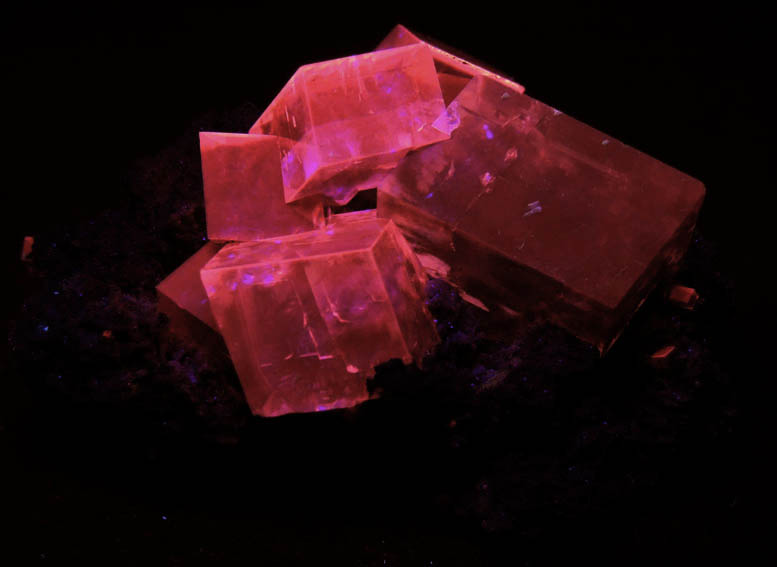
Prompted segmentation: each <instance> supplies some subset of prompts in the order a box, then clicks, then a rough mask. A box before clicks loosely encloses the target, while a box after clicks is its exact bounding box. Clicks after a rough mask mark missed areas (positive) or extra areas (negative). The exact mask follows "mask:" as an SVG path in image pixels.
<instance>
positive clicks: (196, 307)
mask: <svg viewBox="0 0 777 567" xmlns="http://www.w3.org/2000/svg"><path fill="white" fill-rule="evenodd" d="M221 246H222V245H221V244H218V243H216V242H208V243H207V244H205V246H203V247H202V248H200V249H199V250H198V251H197V252H195V253H194V254H193V255H192V256H191V257H190V258H189V259H188V260H186V261H185V262H184V263H183V264H181V265H180V266H178V268H176V270H175V271H174V272H173V273H172V274H170V275H169V276H167V277H166V278H165V279H164V280H162V281H161V282H160V283H159V284H158V285H157V286H156V289H157V293H159V294H160V295H162V296H164V297H165V298H167V299H168V300H169V301H171V302H172V303H173V304H175V305H176V306H177V307H178V308H180V309H183V310H184V311H186V312H188V313H189V314H191V315H193V316H194V317H196V318H197V319H199V320H200V321H201V322H203V323H205V324H206V325H207V326H208V327H210V328H212V329H218V325H217V324H216V319H214V318H213V313H211V310H210V304H209V303H208V295H207V294H206V293H205V288H204V287H203V285H202V281H201V280H200V269H202V267H203V266H204V265H205V264H207V263H208V260H210V259H211V258H213V257H214V256H215V255H216V254H217V253H218V251H219V250H220V249H221Z"/></svg>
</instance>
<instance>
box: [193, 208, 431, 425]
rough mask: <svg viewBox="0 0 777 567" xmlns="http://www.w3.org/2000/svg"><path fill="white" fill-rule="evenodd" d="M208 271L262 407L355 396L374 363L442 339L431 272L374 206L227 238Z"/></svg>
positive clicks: (215, 306) (273, 411) (244, 376)
mask: <svg viewBox="0 0 777 567" xmlns="http://www.w3.org/2000/svg"><path fill="white" fill-rule="evenodd" d="M201 277H202V282H203V284H204V286H205V289H206V291H207V294H208V297H209V299H210V304H211V309H212V311H213V314H214V315H215V318H216V320H217V322H218V326H219V329H220V330H221V333H222V336H223V337H224V340H225V341H226V344H227V346H228V348H229V352H230V355H231V357H232V361H233V363H234V365H235V368H236V370H237V373H238V376H239V377H240V380H241V383H242V385H243V389H244V391H245V394H246V398H247V399H248V403H249V405H250V406H251V409H252V411H253V412H254V413H256V414H260V415H263V416H277V415H282V414H286V413H291V412H311V411H319V410H324V409H331V408H341V407H349V406H353V405H355V404H358V403H360V402H362V401H364V400H366V399H367V397H368V393H367V387H366V379H367V378H369V377H371V376H372V375H373V374H374V367H375V366H376V365H378V364H380V363H383V362H386V361H388V360H390V359H392V358H399V359H402V360H403V361H404V362H405V363H409V362H412V361H416V363H420V360H421V359H422V357H423V356H424V354H425V353H426V352H427V351H428V350H429V349H430V348H432V347H433V346H434V345H435V344H436V343H437V341H438V337H437V333H436V329H435V326H434V323H433V321H432V319H431V316H430V315H429V312H428V310H427V309H426V306H425V303H424V297H425V292H424V284H425V281H426V280H425V275H424V272H423V270H422V269H421V267H420V265H419V264H418V262H417V260H416V258H415V256H414V254H413V252H412V250H411V249H410V247H409V246H408V244H407V243H406V242H405V240H404V239H403V237H402V235H401V233H400V232H399V230H398V229H397V228H396V226H395V225H394V223H392V222H390V221H387V220H385V219H378V218H376V217H375V214H374V211H371V212H357V213H348V214H343V215H336V216H334V217H332V222H331V224H329V225H328V226H326V227H324V228H322V229H319V230H315V231H311V232H307V233H301V234H297V235H291V236H286V237H281V238H276V239H269V240H262V241H258V242H244V243H238V244H231V245H227V246H225V247H224V248H223V249H222V250H221V251H220V252H219V253H218V254H217V255H216V256H214V257H213V259H212V260H210V261H209V262H208V263H207V264H206V265H205V266H204V267H203V269H202V270H201Z"/></svg>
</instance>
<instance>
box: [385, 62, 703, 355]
mask: <svg viewBox="0 0 777 567" xmlns="http://www.w3.org/2000/svg"><path fill="white" fill-rule="evenodd" d="M435 126H436V127H437V128H439V129H441V130H444V131H446V132H449V133H450V134H451V138H450V139H449V140H446V141H444V142H441V143H439V144H435V145H433V146H430V147H428V148H424V149H422V150H420V151H418V152H414V153H412V154H409V155H408V156H407V157H406V158H404V159H403V161H402V162H401V163H400V164H399V166H398V167H397V168H396V170H394V171H393V172H392V173H391V174H390V175H389V176H388V177H387V178H386V179H385V180H384V181H383V183H382V184H381V186H380V187H379V192H378V215H379V216H381V217H386V218H391V219H393V220H394V221H395V222H396V223H397V225H398V226H399V227H400V228H401V229H402V231H403V232H404V234H405V236H406V237H407V238H408V240H409V241H410V243H411V244H412V245H413V247H414V248H415V250H416V251H417V252H418V253H419V254H420V259H421V262H422V263H423V264H425V265H426V266H427V267H428V268H430V269H432V270H434V271H435V273H437V274H438V275H442V276H443V277H445V278H446V279H448V280H449V281H450V282H451V283H453V284H454V285H456V286H458V287H459V288H460V289H462V290H463V291H464V292H466V293H467V294H469V296H471V297H472V298H475V302H477V303H480V304H481V305H482V306H483V307H485V308H486V309H489V310H492V311H493V310H501V311H502V312H507V313H510V314H518V313H538V314H540V315H544V316H545V317H547V318H549V319H550V320H551V321H552V322H555V323H557V324H559V325H561V326H563V327H565V328H567V329H568V330H570V331H571V332H573V333H574V334H576V335H577V336H578V337H580V338H582V339H584V340H586V341H589V342H591V343H593V344H595V345H596V346H597V347H598V348H599V349H600V350H601V351H605V350H607V348H609V346H610V345H611V344H612V343H613V341H614V340H615V338H617V336H618V335H619V333H620V332H621V330H622V329H623V327H624V325H625V324H626V322H627V321H628V319H629V318H630V316H631V315H632V314H633V313H634V311H635V310H636V309H637V307H638V306H639V305H640V304H641V302H642V301H643V300H644V298H645V296H646V294H647V292H648V291H649V290H650V289H651V288H652V286H653V285H654V284H655V282H656V279H657V276H658V275H659V274H660V273H662V272H663V271H664V270H666V269H668V268H669V267H671V266H672V265H673V264H675V263H676V262H677V261H678V259H679V257H680V256H681V255H682V253H683V252H684V250H685V248H686V247H687V244H688V242H689V239H690V234H691V231H692V229H693V227H694V224H695V220H696V216H697V213H698V211H699V207H700V206H701V202H702V199H703V196H704V187H703V185H702V184H701V183H699V182H698V181H696V180H694V179H692V178H690V177H688V176H687V175H685V174H683V173H680V172H679V171H677V170H675V169H673V168H671V167H669V166H667V165H664V164H662V163H660V162H658V161H656V160H654V159H652V158H650V157H648V156H647V155H645V154H642V153H640V152H638V151H636V150H634V149H632V148H629V147H627V146H625V145H623V144H621V143H620V142H618V141H617V140H614V139H612V138H610V137H608V136H606V135H604V134H602V133H600V132H597V131H596V130H594V129H593V128H590V127H588V126H586V125H584V124H582V123H580V122H578V121H576V120H574V119H572V118H570V117H568V116H566V115H564V114H563V113H561V112H559V111H557V110H555V109H553V108H550V107H548V106H546V105H544V104H542V103H540V102H539V101H536V100H534V99H532V98H530V97H528V96H525V95H523V94H522V93H521V92H520V91H518V90H515V89H509V88H507V87H506V86H505V84H504V83H503V82H501V81H496V80H493V79H491V78H489V77H486V76H477V77H475V78H474V79H473V80H471V81H470V82H469V83H468V85H467V87H465V88H464V89H463V90H462V91H461V93H460V94H459V95H458V96H457V97H456V99H455V100H454V101H453V102H451V104H450V105H449V106H448V108H447V111H446V113H445V114H444V115H442V116H441V117H440V119H439V120H438V121H437V123H436V124H435Z"/></svg>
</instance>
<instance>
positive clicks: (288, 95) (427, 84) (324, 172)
mask: <svg viewBox="0 0 777 567" xmlns="http://www.w3.org/2000/svg"><path fill="white" fill-rule="evenodd" d="M444 110H445V105H444V103H443V99H442V93H441V91H440V85H439V83H438V81H437V75H436V72H435V69H434V63H433V61H432V56H431V53H430V50H429V48H428V47H427V46H425V45H421V44H419V45H411V46H407V47H400V48H397V49H387V50H384V51H379V52H374V53H366V54H363V55H355V56H352V57H346V58H343V59H335V60H332V61H325V62H323V63H314V64H311V65H304V66H303V67H300V68H299V70H298V71H297V72H296V73H295V74H294V76H293V77H292V78H291V79H290V80H289V82H288V83H287V84H286V86H285V87H284V88H283V89H282V90H281V92H280V93H279V94H278V96H277V97H276V98H275V100H273V101H272V103H271V104H270V106H269V107H268V108H267V110H265V111H264V113H263V114H262V115H261V117H259V119H258V120H257V122H256V123H255V124H254V125H253V126H252V127H251V130H250V133H251V134H271V135H275V136H280V137H283V138H286V139H288V140H291V141H292V142H293V143H292V144H291V145H290V146H287V147H283V148H281V171H282V179H283V188H284V196H285V200H286V202H287V203H290V202H292V201H296V200H299V199H302V198H304V197H307V196H311V195H317V194H323V195H326V196H328V197H330V198H331V199H333V200H334V201H335V202H337V203H339V204H343V203H346V202H347V201H348V200H350V199H351V198H352V197H353V196H354V195H355V194H356V192H357V191H359V190H361V189H369V188H373V187H375V186H376V185H377V183H378V182H379V181H380V179H381V178H382V177H383V176H384V175H385V174H386V172H387V171H388V170H389V169H391V168H392V167H394V166H395V165H396V163H397V162H398V161H399V160H400V159H401V158H402V157H403V156H404V155H405V154H406V153H407V152H408V151H409V150H412V149H416V148H419V147H422V146H425V145H428V144H431V143H434V142H438V141H440V140H443V139H445V138H447V135H445V134H443V133H441V132H440V131H438V130H436V129H435V128H433V127H432V122H434V120H435V119H436V118H437V117H438V116H439V114H440V113H441V112H443V111H444Z"/></svg>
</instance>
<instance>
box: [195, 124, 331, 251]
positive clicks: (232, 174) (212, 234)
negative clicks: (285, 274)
mask: <svg viewBox="0 0 777 567" xmlns="http://www.w3.org/2000/svg"><path fill="white" fill-rule="evenodd" d="M289 148H291V141H290V140H285V139H283V138H278V137H276V136H252V135H248V134H223V133H219V132H200V155H201V156H202V179H203V187H204V193H205V217H206V223H207V228H208V237H209V238H211V239H212V240H260V239H262V238H270V237H273V236H281V235H285V234H293V233H296V232H304V231H307V230H313V229H314V228H316V226H317V222H318V220H319V219H321V217H322V214H323V211H322V206H323V205H322V202H321V200H320V199H319V200H316V199H308V200H306V201H305V202H300V203H294V204H292V205H287V204H286V202H285V201H284V199H283V181H282V179H281V151H282V150H288V149H289Z"/></svg>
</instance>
